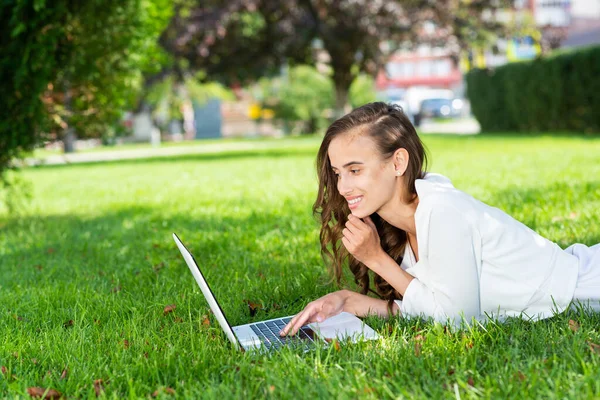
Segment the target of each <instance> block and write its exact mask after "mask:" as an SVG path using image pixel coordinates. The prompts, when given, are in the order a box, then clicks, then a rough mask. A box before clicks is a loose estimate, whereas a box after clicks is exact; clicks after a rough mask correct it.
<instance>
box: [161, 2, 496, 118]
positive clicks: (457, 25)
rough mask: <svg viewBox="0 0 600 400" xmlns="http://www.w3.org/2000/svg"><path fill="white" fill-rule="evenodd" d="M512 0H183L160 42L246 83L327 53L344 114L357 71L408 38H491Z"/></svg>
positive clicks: (455, 41)
mask: <svg viewBox="0 0 600 400" xmlns="http://www.w3.org/2000/svg"><path fill="white" fill-rule="evenodd" d="M506 3H508V2H507V1H502V0H497V1H494V0H489V1H483V0H479V1H478V0H470V1H455V0H443V1H430V0H396V1H389V0H352V1H350V0H345V1H343V0H342V1H338V0H282V1H278V2H273V1H268V0H237V1H231V0H227V1H225V0H211V1H202V2H201V3H200V2H194V1H192V0H185V2H184V4H180V5H179V7H177V8H176V12H175V17H174V18H173V20H172V21H171V24H170V25H169V28H168V29H167V30H166V31H165V34H164V35H163V36H162V38H161V43H162V44H163V46H164V47H165V48H166V49H167V50H168V51H169V52H170V53H171V54H174V55H175V56H176V57H179V58H183V59H185V60H187V61H188V62H189V66H190V68H192V69H202V70H204V71H206V72H207V75H208V76H209V77H210V78H211V79H220V80H222V81H225V82H241V83H245V82H248V81H251V80H253V79H256V78H257V77H259V76H264V75H269V74H276V73H278V71H279V67H280V66H281V65H283V64H284V63H285V62H288V63H290V64H292V65H293V64H295V63H309V64H315V62H316V61H317V59H318V58H319V56H320V55H321V54H319V53H320V52H322V53H323V54H324V55H325V58H326V59H327V63H328V64H329V65H330V66H331V68H332V71H333V73H332V78H333V82H334V90H335V99H336V100H335V108H336V115H340V114H342V113H343V112H344V111H345V109H346V107H347V104H348V91H349V88H350V85H351V84H352V82H353V81H354V79H355V78H356V77H357V76H358V74H359V73H361V72H364V73H367V74H370V75H372V76H374V75H375V74H376V73H377V72H378V71H379V70H380V69H381V68H382V66H383V65H384V63H385V62H386V60H387V58H388V56H389V55H390V54H391V53H393V52H395V51H396V50H397V49H398V48H399V47H400V46H403V45H415V44H417V43H421V42H430V43H436V42H437V43H444V44H446V45H448V44H451V45H454V46H453V48H454V49H455V52H456V53H458V51H459V50H460V48H461V47H464V46H466V45H468V44H469V43H471V42H474V41H484V40H489V39H490V38H491V37H493V36H494V35H495V33H496V32H499V31H500V30H501V27H502V25H501V24H499V23H497V22H496V21H495V19H494V18H493V15H494V10H496V9H497V8H500V7H504V6H505V5H506ZM486 15H487V16H486ZM431 27H434V28H433V29H431ZM457 55H458V54H457Z"/></svg>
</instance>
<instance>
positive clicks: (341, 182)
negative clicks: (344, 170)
mask: <svg viewBox="0 0 600 400" xmlns="http://www.w3.org/2000/svg"><path fill="white" fill-rule="evenodd" d="M338 192H340V194H341V195H342V196H346V195H348V194H350V193H351V192H352V188H351V187H350V185H348V180H347V179H344V178H342V177H341V176H340V178H339V179H338Z"/></svg>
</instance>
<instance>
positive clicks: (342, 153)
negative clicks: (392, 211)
mask: <svg viewBox="0 0 600 400" xmlns="http://www.w3.org/2000/svg"><path fill="white" fill-rule="evenodd" d="M328 155H329V162H330V163H331V167H332V169H333V172H334V173H335V174H336V175H337V189H338V191H339V193H340V194H341V195H342V196H344V198H345V199H346V201H347V202H348V206H349V207H350V211H351V212H352V214H353V215H354V216H356V217H358V218H364V217H367V216H369V215H371V214H373V213H375V212H377V211H378V210H380V209H381V208H382V207H383V206H384V205H385V204H387V203H388V202H389V201H390V200H391V199H392V198H393V196H394V195H395V194H396V193H397V192H398V185H399V184H400V182H401V179H400V178H401V177H399V176H397V172H396V169H395V167H394V163H393V161H392V160H391V159H390V160H383V158H382V155H381V153H380V152H379V150H378V149H377V148H376V146H375V142H374V141H373V140H372V139H371V138H370V137H368V136H366V135H362V134H353V133H347V134H342V135H340V136H338V137H336V138H335V139H333V140H332V141H331V143H330V144H329V149H328Z"/></svg>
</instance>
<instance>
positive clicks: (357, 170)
mask: <svg viewBox="0 0 600 400" xmlns="http://www.w3.org/2000/svg"><path fill="white" fill-rule="evenodd" d="M350 172H352V173H353V174H358V173H359V172H360V169H351V170H350Z"/></svg>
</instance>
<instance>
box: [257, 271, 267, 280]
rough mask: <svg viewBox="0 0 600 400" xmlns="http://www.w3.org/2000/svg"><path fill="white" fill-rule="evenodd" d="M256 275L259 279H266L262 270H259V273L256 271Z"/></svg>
mask: <svg viewBox="0 0 600 400" xmlns="http://www.w3.org/2000/svg"><path fill="white" fill-rule="evenodd" d="M258 277H259V278H260V279H262V280H265V279H266V278H265V274H263V273H262V272H259V273H258Z"/></svg>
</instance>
